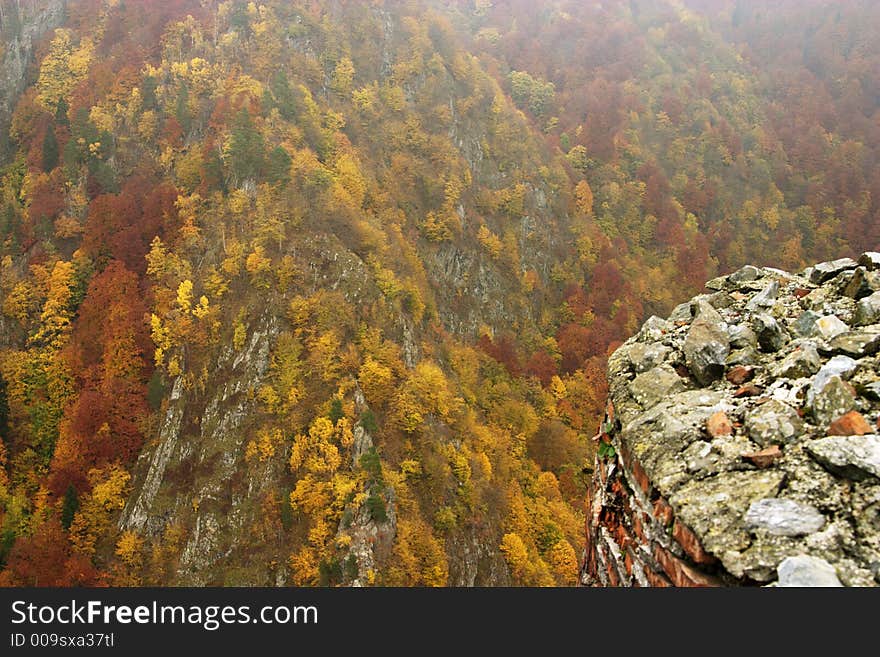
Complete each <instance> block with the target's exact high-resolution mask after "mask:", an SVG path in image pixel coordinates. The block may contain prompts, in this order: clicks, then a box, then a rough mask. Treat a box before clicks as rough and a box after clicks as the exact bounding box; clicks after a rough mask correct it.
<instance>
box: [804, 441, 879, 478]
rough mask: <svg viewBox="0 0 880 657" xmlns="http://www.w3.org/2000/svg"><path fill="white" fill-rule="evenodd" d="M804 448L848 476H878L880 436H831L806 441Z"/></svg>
mask: <svg viewBox="0 0 880 657" xmlns="http://www.w3.org/2000/svg"><path fill="white" fill-rule="evenodd" d="M807 451H808V452H809V453H810V454H811V455H812V456H813V458H815V459H816V460H817V461H819V463H821V464H822V465H824V466H825V467H826V468H828V469H829V470H830V471H831V472H833V473H835V474H839V475H841V476H843V477H847V478H849V479H864V478H865V477H867V476H869V475H873V476H875V477H877V478H878V479H880V436H877V435H870V436H830V437H828V438H819V439H817V440H811V441H810V442H808V443H807Z"/></svg>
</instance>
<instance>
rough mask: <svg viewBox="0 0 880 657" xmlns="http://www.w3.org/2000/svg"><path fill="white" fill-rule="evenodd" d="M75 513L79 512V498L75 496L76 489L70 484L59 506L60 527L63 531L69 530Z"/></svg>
mask: <svg viewBox="0 0 880 657" xmlns="http://www.w3.org/2000/svg"><path fill="white" fill-rule="evenodd" d="M77 511H79V496H78V495H77V494H76V488H74V487H73V484H71V485H70V486H68V487H67V490H66V491H65V493H64V502H62V504H61V525H62V526H63V527H64V529H70V525H71V523H72V522H73V519H74V517H76V512H77Z"/></svg>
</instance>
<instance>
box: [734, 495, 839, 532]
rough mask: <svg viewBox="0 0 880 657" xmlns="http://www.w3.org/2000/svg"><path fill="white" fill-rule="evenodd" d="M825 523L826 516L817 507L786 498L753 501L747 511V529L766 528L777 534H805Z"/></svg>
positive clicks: (815, 530)
mask: <svg viewBox="0 0 880 657" xmlns="http://www.w3.org/2000/svg"><path fill="white" fill-rule="evenodd" d="M824 525H825V516H823V515H822V514H821V513H819V511H818V510H817V509H816V507H814V506H811V505H809V504H801V503H800V502H796V501H795V500H789V499H785V498H773V497H768V498H766V499H763V500H758V501H757V502H752V504H751V506H750V507H749V510H748V511H747V512H746V529H758V530H765V531H767V532H769V533H771V534H773V535H775V536H805V535H806V534H812V533H814V532H817V531H819V530H820V529H822V527H823V526H824Z"/></svg>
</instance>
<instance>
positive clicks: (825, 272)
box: [810, 258, 858, 284]
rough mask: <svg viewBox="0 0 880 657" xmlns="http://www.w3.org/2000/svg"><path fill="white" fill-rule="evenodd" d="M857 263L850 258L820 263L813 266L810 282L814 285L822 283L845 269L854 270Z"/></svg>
mask: <svg viewBox="0 0 880 657" xmlns="http://www.w3.org/2000/svg"><path fill="white" fill-rule="evenodd" d="M857 266H858V263H857V262H856V261H855V260H853V259H852V258H840V259H839V260H832V261H830V262H822V263H819V264H818V265H816V266H814V267H813V268H812V270H811V271H810V282H811V283H814V284H819V283H824V282H825V281H827V280H828V279H831V278H834V277H835V276H837V275H838V274H839V273H840V272H842V271H845V270H847V269H855V268H856V267H857Z"/></svg>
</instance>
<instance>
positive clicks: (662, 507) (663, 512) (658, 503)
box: [654, 497, 675, 527]
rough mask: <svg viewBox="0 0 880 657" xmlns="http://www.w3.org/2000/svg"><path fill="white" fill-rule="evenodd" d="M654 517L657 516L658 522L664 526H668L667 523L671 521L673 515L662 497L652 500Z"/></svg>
mask: <svg viewBox="0 0 880 657" xmlns="http://www.w3.org/2000/svg"><path fill="white" fill-rule="evenodd" d="M654 517H655V518H657V520H658V521H659V522H660V524H661V525H663V526H664V527H668V526H669V523H671V522H672V519H673V518H674V517H675V514H674V513H673V511H672V507H671V506H669V503H668V502H667V501H666V500H664V499H663V498H662V497H658V498H657V499H656V500H654Z"/></svg>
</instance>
